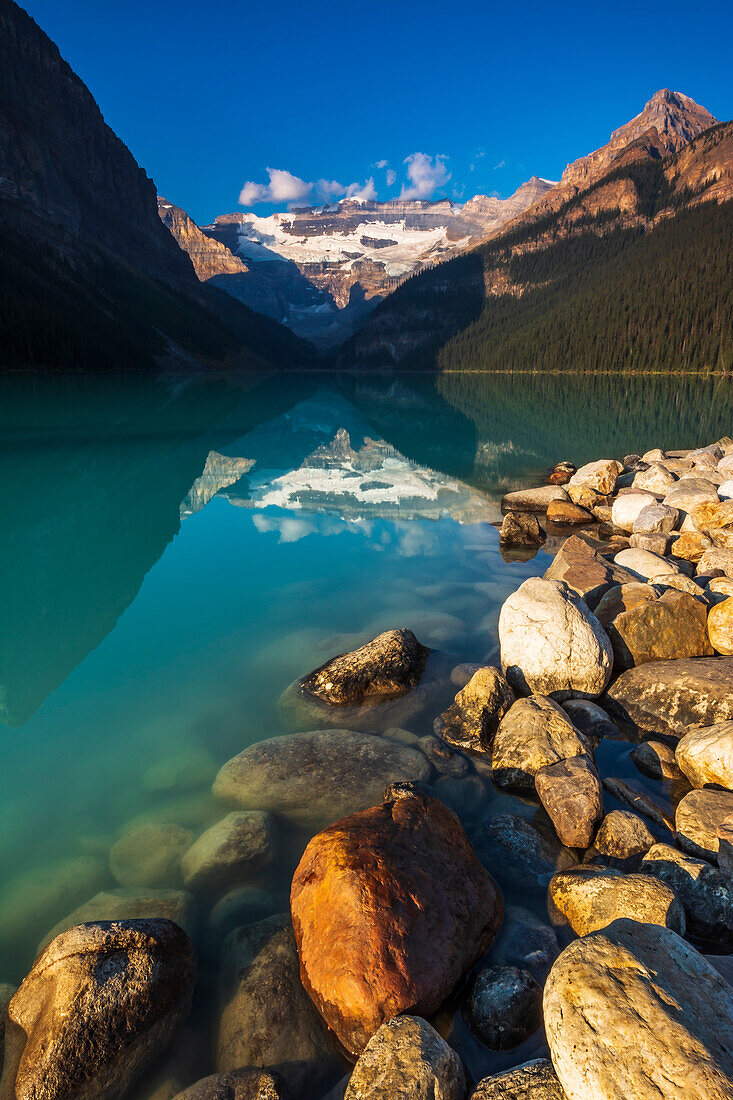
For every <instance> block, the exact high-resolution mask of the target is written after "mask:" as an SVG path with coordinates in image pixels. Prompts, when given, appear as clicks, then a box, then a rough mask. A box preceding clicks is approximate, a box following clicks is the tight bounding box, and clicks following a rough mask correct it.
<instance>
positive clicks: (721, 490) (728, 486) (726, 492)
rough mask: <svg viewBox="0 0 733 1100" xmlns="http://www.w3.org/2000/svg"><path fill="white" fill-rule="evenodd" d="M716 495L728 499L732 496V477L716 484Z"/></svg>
mask: <svg viewBox="0 0 733 1100" xmlns="http://www.w3.org/2000/svg"><path fill="white" fill-rule="evenodd" d="M718 496H719V497H720V499H721V500H730V499H731V498H733V479H729V480H728V481H724V482H723V483H722V485H719V486H718Z"/></svg>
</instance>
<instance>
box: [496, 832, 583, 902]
mask: <svg viewBox="0 0 733 1100" xmlns="http://www.w3.org/2000/svg"><path fill="white" fill-rule="evenodd" d="M476 850H477V852H478V854H479V856H480V857H481V861H482V863H484V865H485V866H486V867H488V869H489V870H490V872H491V874H492V875H493V876H494V878H496V879H497V881H498V882H499V883H500V884H501V885H502V886H505V887H507V889H512V890H520V891H522V892H528V893H544V892H545V888H546V886H547V884H548V882H549V881H550V879H551V878H552V876H553V875H554V874H555V872H556V871H561V870H563V869H564V868H566V867H573V866H574V865H575V864H576V863H577V861H578V857H577V855H576V853H575V852H571V851H570V850H569V849H568V848H564V847H563V845H562V844H561V843H560V841H559V840H558V839H557V837H556V836H555V835H554V834H553V831H552V830H551V829H549V828H548V829H547V830H544V831H543V830H540V829H539V828H538V827H537V826H536V825H535V824H533V823H532V822H531V821H527V820H526V818H523V817H519V816H518V815H517V814H496V815H495V816H494V817H490V818H488V820H487V821H486V822H485V823H484V825H483V826H482V827H481V829H480V830H479V832H478V834H477V836H476Z"/></svg>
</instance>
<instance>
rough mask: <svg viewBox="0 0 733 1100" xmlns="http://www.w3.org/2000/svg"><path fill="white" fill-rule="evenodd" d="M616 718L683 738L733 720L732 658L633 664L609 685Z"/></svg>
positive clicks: (636, 728) (643, 731) (654, 732)
mask: <svg viewBox="0 0 733 1100" xmlns="http://www.w3.org/2000/svg"><path fill="white" fill-rule="evenodd" d="M603 705H604V707H605V708H606V709H607V710H608V711H609V713H610V714H611V717H612V718H615V719H616V720H617V721H618V722H619V723H620V724H623V725H626V726H627V727H630V728H631V729H632V730H634V731H637V732H638V733H641V734H650V735H652V736H654V735H659V734H671V735H673V736H676V737H681V736H682V735H683V734H684V733H686V732H687V730H688V728H689V727H690V726H712V725H713V723H715V722H722V721H727V720H728V719H733V657H693V658H690V657H682V658H679V659H678V660H675V661H653V662H651V663H650V664H646V665H640V666H639V667H638V668H632V669H629V670H628V672H624V673H622V674H621V676H619V678H618V680H616V682H615V683H614V684H612V685H611V687H610V688H609V689H608V691H607V693H606V695H605V697H604V699H603Z"/></svg>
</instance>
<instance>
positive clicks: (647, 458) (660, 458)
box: [641, 447, 667, 462]
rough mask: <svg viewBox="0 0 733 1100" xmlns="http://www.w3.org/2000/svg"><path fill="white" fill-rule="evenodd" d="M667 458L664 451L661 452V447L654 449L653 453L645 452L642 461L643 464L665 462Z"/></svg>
mask: <svg viewBox="0 0 733 1100" xmlns="http://www.w3.org/2000/svg"><path fill="white" fill-rule="evenodd" d="M666 457H667V456H666V455H665V453H664V451H660V449H659V447H654V448H653V449H652V450H651V451H645V452H644V454H643V455H642V456H641V461H642V462H664V460H665V458H666Z"/></svg>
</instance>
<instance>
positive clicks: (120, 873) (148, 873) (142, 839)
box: [109, 824, 193, 888]
mask: <svg viewBox="0 0 733 1100" xmlns="http://www.w3.org/2000/svg"><path fill="white" fill-rule="evenodd" d="M192 840H193V833H191V832H189V830H188V829H183V828H181V826H180V825H172V824H169V825H139V826H137V827H136V828H133V829H130V830H129V832H126V833H124V834H123V836H121V837H120V839H119V840H118V841H117V843H116V844H114V845H113V847H112V849H111V851H110V853H109V866H110V870H111V871H112V874H113V875H114V877H115V878H116V879H117V881H118V882H119V884H120V886H164V887H169V888H170V887H176V886H181V885H182V876H181V857H182V855H183V853H184V852H185V851H186V850H187V849H188V848H190V846H191V842H192Z"/></svg>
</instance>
